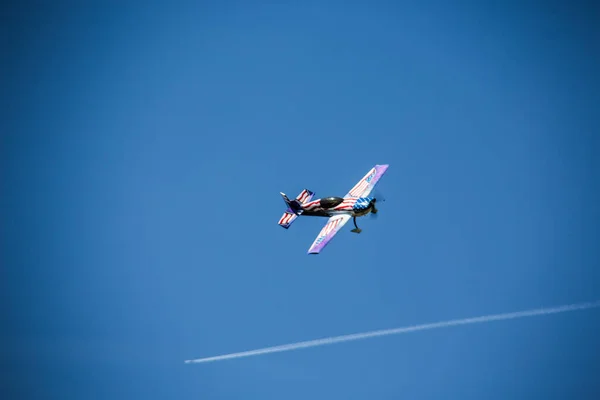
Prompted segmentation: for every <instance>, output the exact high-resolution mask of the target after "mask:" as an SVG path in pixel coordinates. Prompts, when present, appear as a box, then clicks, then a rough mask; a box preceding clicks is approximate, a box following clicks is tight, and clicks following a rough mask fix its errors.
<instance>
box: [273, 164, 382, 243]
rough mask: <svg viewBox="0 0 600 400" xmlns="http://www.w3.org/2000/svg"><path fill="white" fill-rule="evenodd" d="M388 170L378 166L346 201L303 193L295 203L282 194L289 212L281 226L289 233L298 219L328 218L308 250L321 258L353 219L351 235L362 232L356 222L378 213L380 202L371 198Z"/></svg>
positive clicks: (363, 179) (362, 180) (351, 192)
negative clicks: (320, 255) (332, 240)
mask: <svg viewBox="0 0 600 400" xmlns="http://www.w3.org/2000/svg"><path fill="white" fill-rule="evenodd" d="M388 167H389V164H383V165H375V166H374V167H373V168H371V170H370V171H369V172H367V174H366V175H365V176H364V177H363V178H362V179H361V180H360V181H358V183H357V184H356V185H354V187H353V188H352V189H350V191H349V192H348V193H346V194H345V195H344V197H324V198H321V199H317V200H312V198H313V197H314V195H315V193H314V192H311V191H310V190H308V189H304V190H302V192H300V193H299V194H298V196H296V198H295V199H294V200H290V199H289V198H288V197H287V196H286V195H285V193H283V192H280V194H281V197H283V200H284V201H285V203H286V204H287V206H288V208H287V210H286V211H285V212H284V213H283V215H282V216H281V218H280V219H279V222H278V224H279V226H281V227H283V228H285V229H288V228H289V227H290V226H291V225H292V223H293V222H294V221H295V220H296V218H298V217H299V216H307V217H308V216H311V217H329V219H328V220H327V222H326V223H325V226H324V227H323V228H322V229H321V232H319V235H318V236H317V238H316V239H315V241H314V242H313V244H312V245H311V246H310V248H309V249H308V254H319V253H320V252H321V250H323V248H324V247H325V246H326V245H327V244H328V243H329V242H330V241H331V239H332V238H333V237H334V236H335V235H336V234H337V233H338V232H339V230H340V229H341V228H342V227H343V226H344V225H345V224H346V222H348V221H349V220H350V219H351V218H352V219H353V222H354V229H352V231H351V232H354V233H360V232H362V229H360V228H359V227H358V225H356V218H357V217H362V216H365V215H367V214H369V213H373V214H376V213H377V208H376V207H375V203H376V202H377V199H376V198H375V197H368V196H369V194H371V191H372V190H373V188H374V187H375V185H376V184H377V182H378V181H379V179H381V177H382V176H383V174H385V171H387V169H388ZM311 200H312V201H311Z"/></svg>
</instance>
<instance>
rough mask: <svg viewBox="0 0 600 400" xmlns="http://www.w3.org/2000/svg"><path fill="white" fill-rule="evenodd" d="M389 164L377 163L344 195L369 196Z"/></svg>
mask: <svg viewBox="0 0 600 400" xmlns="http://www.w3.org/2000/svg"><path fill="white" fill-rule="evenodd" d="M388 167H389V164H383V165H376V166H374V167H373V168H371V170H370V171H369V172H367V174H366V175H365V176H363V178H362V179H361V180H360V181H358V183H357V184H356V185H354V187H353V188H352V189H350V191H349V192H348V193H346V195H345V196H344V197H367V196H368V195H369V194H370V193H371V191H372V190H373V188H374V187H375V185H376V184H377V182H379V179H381V177H382V176H383V174H385V171H387V169H388Z"/></svg>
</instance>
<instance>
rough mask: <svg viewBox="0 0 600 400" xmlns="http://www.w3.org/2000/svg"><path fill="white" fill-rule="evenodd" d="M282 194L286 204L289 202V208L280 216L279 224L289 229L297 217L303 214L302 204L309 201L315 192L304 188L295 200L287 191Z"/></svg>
mask: <svg viewBox="0 0 600 400" xmlns="http://www.w3.org/2000/svg"><path fill="white" fill-rule="evenodd" d="M280 194H281V197H283V201H285V204H287V206H288V209H287V210H286V211H285V212H284V213H283V215H282V216H281V218H279V222H278V224H279V226H281V227H282V228H285V229H288V228H289V227H290V226H291V225H292V223H293V222H294V221H295V220H296V218H298V216H300V214H302V211H303V210H302V205H303V204H305V203H308V202H309V201H310V200H311V199H312V198H313V196H314V195H315V194H314V193H313V192H311V191H310V190H308V189H304V190H303V191H301V192H300V193H299V194H298V196H296V198H295V199H294V200H290V199H289V198H288V197H287V196H286V195H285V193H280Z"/></svg>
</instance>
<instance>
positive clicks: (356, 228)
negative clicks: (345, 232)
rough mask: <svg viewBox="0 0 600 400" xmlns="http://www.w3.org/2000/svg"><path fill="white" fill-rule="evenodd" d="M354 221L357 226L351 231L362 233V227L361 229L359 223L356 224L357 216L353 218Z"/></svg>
mask: <svg viewBox="0 0 600 400" xmlns="http://www.w3.org/2000/svg"><path fill="white" fill-rule="evenodd" d="M352 222H354V226H355V228H354V229H352V230H351V231H350V232H354V233H361V232H362V229H360V228H359V227H358V225H356V217H354V218H353V219H352Z"/></svg>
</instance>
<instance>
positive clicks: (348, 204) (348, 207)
mask: <svg viewBox="0 0 600 400" xmlns="http://www.w3.org/2000/svg"><path fill="white" fill-rule="evenodd" d="M354 204H356V199H354V198H353V199H348V198H346V199H344V201H342V202H341V203H340V204H338V205H337V206H335V207H334V208H333V209H334V210H335V211H352V208H353V207H354Z"/></svg>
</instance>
